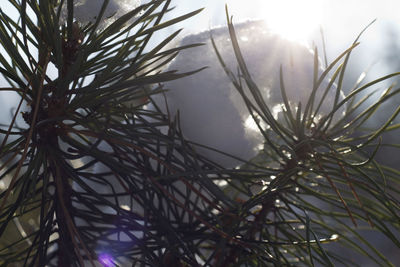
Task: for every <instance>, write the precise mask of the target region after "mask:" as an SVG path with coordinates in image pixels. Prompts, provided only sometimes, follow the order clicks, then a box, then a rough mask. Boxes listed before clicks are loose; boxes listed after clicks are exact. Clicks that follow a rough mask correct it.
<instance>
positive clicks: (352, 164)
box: [0, 0, 400, 266]
mask: <svg viewBox="0 0 400 267" xmlns="http://www.w3.org/2000/svg"><path fill="white" fill-rule="evenodd" d="M9 3H11V4H12V5H13V6H14V7H15V8H16V9H17V10H18V12H19V14H20V16H19V17H18V18H13V17H10V16H9V15H7V13H5V12H3V11H2V10H0V43H1V46H2V49H4V52H3V53H2V54H0V72H1V73H2V75H3V76H4V78H5V79H6V80H7V82H8V83H9V86H8V87H3V88H1V91H2V93H4V92H6V91H11V92H14V93H15V94H18V96H19V100H20V102H19V103H18V106H17V107H16V108H15V110H14V111H13V114H14V115H13V118H12V121H11V122H10V123H9V124H8V125H2V127H1V128H0V133H1V136H2V144H1V162H2V167H1V173H0V175H1V176H0V181H1V182H2V183H3V184H5V185H6V188H5V189H4V190H3V189H2V191H0V264H2V266H101V265H102V266H282V265H284V266H303V265H304V266H313V265H322V266H333V265H335V264H344V265H350V266H353V265H357V262H354V260H353V258H349V257H347V256H346V255H341V254H340V253H338V252H337V251H338V249H337V247H344V248H350V249H351V251H352V253H353V254H360V256H363V257H367V258H369V259H370V261H371V262H374V263H375V264H378V265H382V266H394V265H393V264H394V263H391V262H390V261H389V260H388V259H387V258H386V257H385V255H384V254H383V253H382V252H380V251H378V250H377V249H376V248H375V247H374V243H373V242H369V241H368V240H366V239H365V237H364V236H363V234H362V232H361V230H362V229H371V231H377V232H380V233H382V234H383V235H384V236H386V237H387V238H388V240H390V241H391V242H392V244H393V246H394V247H398V248H399V247H400V242H399V239H398V235H399V229H400V225H399V222H400V218H399V216H400V213H399V211H400V202H399V179H398V178H399V177H400V171H399V170H396V169H393V168H389V167H387V166H385V165H384V164H382V163H378V162H377V161H376V160H375V159H374V156H375V154H376V153H377V151H378V149H379V148H380V147H381V146H383V145H385V146H393V147H398V144H384V143H383V141H382V138H381V136H382V134H383V133H385V132H387V131H394V130H397V129H398V128H399V125H398V124H393V123H392V122H393V121H394V119H395V118H396V116H397V115H398V113H399V112H400V107H399V108H397V109H396V111H395V112H394V113H393V114H392V116H390V117H389V118H387V121H385V122H384V123H383V124H382V126H381V127H380V128H379V129H376V130H366V129H365V128H364V125H365V123H366V122H367V120H368V119H369V118H370V117H371V116H372V115H373V114H374V113H375V112H377V111H378V110H379V109H381V108H382V107H381V106H382V105H383V104H384V103H385V102H387V101H388V100H389V99H391V98H392V97H393V96H395V95H397V93H399V92H400V89H395V88H394V87H393V86H391V87H389V88H387V90H385V91H384V93H383V94H382V95H381V97H380V98H379V99H377V100H376V102H375V103H374V104H372V105H370V106H367V107H365V105H364V103H366V101H367V100H368V99H369V98H370V97H371V94H369V95H367V96H365V97H360V96H361V95H362V94H363V93H364V92H365V91H366V90H368V89H369V88H370V87H372V86H373V85H375V84H378V83H380V82H383V81H386V80H388V79H390V78H391V77H395V76H397V75H399V74H400V73H393V74H389V75H387V76H384V77H381V78H378V79H376V80H374V81H372V82H369V83H366V84H361V83H358V84H356V86H355V87H354V88H353V89H352V90H351V91H350V92H349V93H348V94H347V95H346V96H345V97H344V98H343V99H342V98H340V97H339V95H340V92H341V90H342V88H343V86H344V85H343V78H344V75H345V73H346V67H347V64H348V61H349V58H350V55H351V53H352V51H353V50H354V49H355V48H356V47H357V45H358V38H357V39H356V41H355V42H354V44H353V45H352V46H351V47H350V48H348V49H347V50H346V51H344V52H343V53H342V54H341V55H339V57H337V59H335V60H334V61H333V62H332V63H331V64H329V65H328V66H327V68H326V70H325V71H324V72H323V73H322V74H320V75H319V74H318V71H315V78H314V82H313V90H312V92H311V94H310V96H309V99H308V101H307V103H299V104H298V105H297V106H295V107H293V105H292V104H291V103H290V102H289V100H288V99H287V96H286V93H285V86H284V85H285V83H284V72H283V71H282V72H281V75H280V77H279V79H280V81H281V86H280V88H277V90H281V94H282V102H283V106H284V109H283V110H284V114H283V119H280V120H277V119H276V118H275V117H274V116H273V114H272V112H271V107H269V106H268V105H267V104H266V103H265V100H264V98H263V97H262V95H261V92H260V88H259V87H258V85H257V84H256V83H255V82H254V80H253V79H252V75H251V73H250V72H249V70H248V68H247V63H246V61H245V60H244V58H243V56H242V53H241V50H240V46H239V42H238V40H237V38H236V35H235V28H234V25H233V22H232V19H231V18H230V17H229V15H228V13H227V23H228V29H229V33H230V37H231V41H232V47H233V49H234V51H235V56H236V59H237V65H238V70H231V69H229V68H228V67H227V66H226V65H225V63H224V62H225V61H224V58H222V57H219V60H220V62H221V64H222V66H223V67H224V69H225V72H226V74H227V75H228V77H229V78H230V79H231V81H232V83H233V85H234V87H235V88H236V89H237V91H238V92H239V93H240V94H241V96H242V97H243V101H244V103H245V104H246V106H247V108H248V111H249V113H250V114H251V116H252V117H253V118H254V121H255V122H256V123H257V125H258V128H259V130H260V132H261V133H262V135H263V137H264V140H265V141H264V143H265V145H264V149H263V150H262V151H260V153H259V154H258V155H257V156H256V157H255V158H253V159H251V160H249V161H248V162H245V163H244V164H242V165H241V166H240V167H238V168H224V167H223V166H221V165H219V164H217V163H215V162H213V161H212V160H210V159H209V158H207V157H205V156H204V155H203V154H202V153H199V152H198V150H197V149H196V145H195V144H193V143H192V142H191V141H190V140H187V139H186V138H185V133H184V132H182V131H181V127H180V120H179V113H178V114H177V115H176V116H170V114H168V112H164V111H163V110H162V109H160V108H159V106H158V105H157V102H155V101H153V95H162V94H163V93H164V87H163V84H164V83H165V82H168V81H171V80H175V79H184V78H185V77H186V76H188V75H193V74H194V73H195V72H197V71H201V70H202V67H205V66H199V69H198V70H197V71H193V72H185V71H187V70H177V71H174V70H166V69H165V66H166V65H167V64H168V63H169V62H171V60H173V59H174V58H175V56H176V55H177V54H178V53H179V52H180V51H181V50H183V49H188V48H193V49H195V48H196V47H197V46H199V45H201V44H190V45H184V46H181V47H173V48H171V47H170V46H168V44H169V43H170V42H171V41H172V40H173V39H174V38H175V37H176V36H177V35H178V34H179V31H177V32H174V33H172V34H170V35H169V36H168V37H166V38H165V39H162V40H157V42H158V43H157V45H154V46H150V45H149V43H150V40H152V38H153V35H156V34H157V33H158V32H159V31H162V30H163V29H167V28H168V27H170V26H172V25H174V24H176V23H178V22H180V21H183V20H185V19H187V18H189V17H191V16H194V15H196V14H198V13H199V12H200V11H201V10H197V11H193V12H191V13H188V14H184V15H182V16H179V17H176V18H173V19H170V20H165V19H164V17H165V14H166V13H168V12H169V11H170V10H171V1H170V0H152V1H147V2H144V3H142V4H140V5H138V6H137V7H135V8H134V9H132V10H131V11H129V12H127V13H126V14H118V16H113V15H115V14H114V13H113V14H111V15H109V12H110V10H109V9H107V8H108V7H110V6H111V5H112V4H115V3H113V2H112V1H104V4H102V5H101V8H100V13H99V14H98V16H95V17H93V19H92V20H91V22H89V23H81V22H79V21H77V20H75V19H74V18H75V16H74V12H76V10H75V8H79V7H75V6H74V1H72V0H66V1H56V0H40V1H26V0H25V1H24V0H20V1H18V0H9ZM108 5H110V6H108ZM111 10H112V9H111ZM200 15H201V14H200ZM104 18H108V19H110V18H111V19H112V21H109V22H108V23H104V20H105V19H104ZM210 38H212V36H211V37H210ZM218 49H219V48H218V47H217V46H215V53H216V54H217V55H219V52H218V51H219V50H218ZM314 64H315V65H314V69H316V70H318V68H319V61H318V53H317V50H315V63H314ZM52 70H53V71H52ZM54 70H55V72H56V75H55V77H53V76H54V75H51V73H52V72H53V73H54ZM330 75H331V80H330V82H329V83H328V84H326V85H325V84H324V83H323V81H324V79H326V78H327V77H329V76H330ZM334 83H336V84H337V86H336V87H335V86H334ZM322 85H323V86H324V88H321V86H322ZM171 90H173V88H171ZM317 90H322V91H323V92H328V91H329V90H336V91H335V95H336V98H335V101H334V105H333V107H332V110H331V112H330V113H328V114H325V115H321V116H320V119H319V120H318V121H316V118H317V117H318V115H319V110H320V107H321V105H323V104H324V98H323V97H322V98H321V99H318V98H317V97H316V95H317ZM148 103H150V104H151V105H152V106H153V108H152V109H148V108H145V104H148ZM344 106H346V113H345V115H344V116H343V117H342V118H340V119H338V120H336V119H334V117H335V114H336V113H337V112H338V111H339V110H341V109H342V108H343V107H344ZM266 125H267V126H268V127H265V126H266ZM210 149H211V148H210ZM221 153H222V152H221Z"/></svg>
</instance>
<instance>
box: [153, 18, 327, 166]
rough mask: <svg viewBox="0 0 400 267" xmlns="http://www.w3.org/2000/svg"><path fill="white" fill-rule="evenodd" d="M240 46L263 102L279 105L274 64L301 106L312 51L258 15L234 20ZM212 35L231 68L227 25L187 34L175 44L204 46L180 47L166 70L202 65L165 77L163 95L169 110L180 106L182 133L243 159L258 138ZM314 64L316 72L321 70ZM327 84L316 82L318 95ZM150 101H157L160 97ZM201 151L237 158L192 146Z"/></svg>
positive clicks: (309, 81) (230, 162) (223, 160)
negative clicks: (172, 77)
mask: <svg viewBox="0 0 400 267" xmlns="http://www.w3.org/2000/svg"><path fill="white" fill-rule="evenodd" d="M235 30H236V34H237V38H238V41H239V45H240V49H241V51H242V53H243V56H244V59H245V61H246V63H247V66H248V69H249V71H250V74H251V75H252V78H253V80H254V81H255V82H256V84H257V85H258V87H259V88H260V90H261V92H262V95H263V98H264V100H265V101H266V103H267V105H268V106H269V108H270V109H271V110H272V111H274V112H275V115H277V114H276V113H278V112H279V110H281V103H282V96H281V90H280V78H279V70H280V66H282V68H283V75H284V82H285V88H286V93H287V96H288V98H289V100H290V103H291V104H292V105H293V106H297V104H298V103H299V102H301V103H302V106H303V108H304V106H305V105H306V103H307V100H308V97H309V95H310V92H311V90H312V87H313V75H314V54H313V53H312V52H311V51H310V50H309V49H308V48H307V47H305V46H303V45H300V44H298V43H294V42H291V41H288V40H286V39H283V38H282V37H280V36H279V35H277V34H275V33H272V32H271V31H269V30H268V28H267V26H266V25H265V23H264V22H263V21H249V22H244V23H239V24H237V25H236V26H235ZM211 35H212V36H213V38H214V40H215V42H216V45H217V47H218V50H219V52H220V54H221V56H222V58H223V59H224V61H225V63H226V65H227V66H228V67H229V68H230V69H231V71H232V72H233V73H237V67H238V66H237V62H236V58H235V55H234V52H233V48H232V44H231V39H230V36H229V32H228V29H227V27H221V28H215V29H211V30H210V31H205V32H201V33H199V34H195V35H189V36H187V37H185V38H184V39H183V40H182V43H181V45H187V44H192V43H204V44H205V45H204V46H201V47H196V48H192V49H187V50H184V51H182V52H181V53H180V54H179V55H178V56H177V58H176V59H175V60H174V61H173V62H172V63H171V65H170V66H169V70H178V71H180V72H185V71H191V70H195V69H199V68H201V67H204V66H207V67H208V68H207V69H205V70H203V71H201V72H199V73H196V74H194V75H192V76H189V77H186V78H183V79H179V80H176V81H172V82H169V83H167V84H166V85H165V88H166V89H167V90H169V91H168V92H167V93H166V98H167V102H168V106H169V110H170V111H171V113H172V115H174V114H176V112H177V111H178V110H179V111H180V121H181V126H182V131H183V133H184V135H185V136H186V137H187V138H188V139H189V140H191V141H193V142H196V143H200V144H203V145H207V146H210V147H213V148H216V149H218V150H221V151H224V152H226V153H228V154H231V155H234V156H236V157H239V158H242V159H244V160H249V159H251V158H252V157H253V156H255V155H256V154H257V151H258V149H259V147H260V145H261V144H262V142H263V138H262V136H261V134H260V132H259V131H258V130H257V129H256V127H255V123H254V121H253V120H252V119H251V117H249V116H250V114H249V112H248V110H247V107H246V105H245V104H244V102H243V100H242V97H241V96H240V94H239V93H238V92H237V90H236V89H235V88H234V86H233V84H232V83H231V81H230V79H229V78H228V77H227V75H226V74H225V72H224V70H223V68H222V67H221V64H220V62H219V61H218V58H217V56H216V53H215V51H214V48H213V46H212V44H211V40H210V36H211ZM321 71H322V70H321V69H319V73H321ZM327 85H328V81H327V80H326V81H324V83H323V84H322V86H320V89H319V93H318V94H317V99H320V97H321V95H322V93H323V91H324V90H325V88H326V86H327ZM334 95H335V90H334V88H333V89H331V90H330V93H329V94H328V96H327V98H326V99H325V101H324V104H323V105H322V107H321V110H320V111H321V112H320V113H325V114H326V113H328V112H329V111H330V109H331V108H332V104H333V99H334ZM156 101H157V102H158V103H159V104H160V105H161V106H162V103H163V102H164V100H163V99H161V97H156ZM198 149H199V151H201V153H202V154H204V155H205V156H207V157H209V158H210V159H212V160H214V161H216V162H218V163H220V164H221V165H223V166H225V167H234V166H236V165H238V164H239V163H240V161H238V160H234V159H232V158H229V157H226V156H223V155H221V154H218V153H216V152H213V151H210V150H206V149H202V148H198Z"/></svg>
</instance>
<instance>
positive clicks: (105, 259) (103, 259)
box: [99, 253, 115, 267]
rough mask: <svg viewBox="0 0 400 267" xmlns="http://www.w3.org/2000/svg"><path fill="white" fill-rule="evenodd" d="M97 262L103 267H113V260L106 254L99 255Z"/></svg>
mask: <svg viewBox="0 0 400 267" xmlns="http://www.w3.org/2000/svg"><path fill="white" fill-rule="evenodd" d="M99 262H100V263H101V264H103V266H104V267H113V266H115V264H114V258H113V257H112V256H111V255H110V254H107V253H102V254H100V255H99Z"/></svg>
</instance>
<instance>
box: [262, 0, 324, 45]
mask: <svg viewBox="0 0 400 267" xmlns="http://www.w3.org/2000/svg"><path fill="white" fill-rule="evenodd" d="M259 8H260V9H259V11H261V12H262V13H261V16H262V18H263V19H264V20H265V21H266V22H267V25H268V27H269V28H270V29H271V30H272V31H274V32H277V33H279V34H280V35H281V36H283V37H284V38H286V39H289V40H292V41H299V42H306V40H307V38H308V37H309V36H310V34H311V33H312V32H314V31H315V30H317V29H318V28H319V27H320V25H321V22H322V19H323V11H324V0H279V1H277V0H264V1H262V4H261V7H259ZM259 14H260V13H259Z"/></svg>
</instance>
